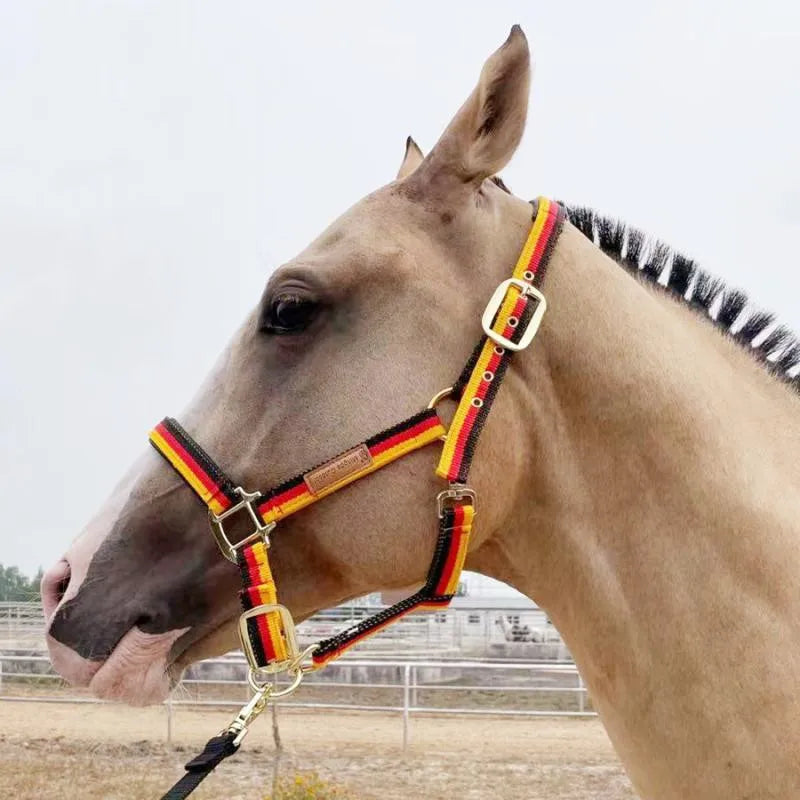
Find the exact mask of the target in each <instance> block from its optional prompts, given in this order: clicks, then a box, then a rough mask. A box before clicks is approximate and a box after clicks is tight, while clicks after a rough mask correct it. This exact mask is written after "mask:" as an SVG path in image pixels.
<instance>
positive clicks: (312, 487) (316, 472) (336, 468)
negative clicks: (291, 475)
mask: <svg viewBox="0 0 800 800" xmlns="http://www.w3.org/2000/svg"><path fill="white" fill-rule="evenodd" d="M371 464H372V456H371V455H370V453H369V448H368V447H367V446H366V445H365V444H360V445H359V446H358V447H354V448H353V449H352V450H348V451H347V452H346V453H342V454H341V455H340V456H336V458H334V459H331V460H330V461H328V462H327V463H326V464H323V465H322V466H321V467H317V468H316V469H312V470H311V471H310V472H306V474H305V475H303V480H304V481H305V482H306V486H308V489H309V491H310V492H311V494H319V493H320V492H323V491H325V489H327V488H328V487H329V486H333V485H334V484H335V483H339V481H343V480H345V478H349V477H350V476H351V475H355V474H356V473H357V472H361V470H362V469H366V468H367V467H369V466H370V465H371Z"/></svg>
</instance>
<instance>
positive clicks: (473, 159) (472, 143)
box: [420, 25, 531, 184]
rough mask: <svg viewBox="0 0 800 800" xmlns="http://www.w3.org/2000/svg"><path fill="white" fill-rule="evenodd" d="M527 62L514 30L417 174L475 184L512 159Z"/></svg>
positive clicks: (523, 107)
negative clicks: (453, 178)
mask: <svg viewBox="0 0 800 800" xmlns="http://www.w3.org/2000/svg"><path fill="white" fill-rule="evenodd" d="M530 77H531V59H530V52H529V50H528V40H527V39H526V38H525V34H524V33H523V32H522V28H520V27H519V25H514V27H513V28H512V29H511V33H510V34H509V35H508V39H506V41H505V42H504V43H503V45H502V47H500V49H499V50H497V51H495V52H494V53H493V54H492V55H491V56H490V57H489V59H488V61H487V62H486V63H485V64H484V66H483V69H482V70H481V76H480V78H479V80H478V85H477V86H476V87H475V89H474V90H473V92H472V94H471V95H470V96H469V97H468V98H467V101H466V103H464V105H463V106H461V108H460V109H459V111H458V113H457V114H456V115H455V117H453V119H452V121H451V122H450V124H449V125H448V126H447V129H446V130H445V132H444V133H443V134H442V137H441V138H440V139H439V141H438V142H437V143H436V146H435V147H434V148H433V150H432V151H431V152H430V154H429V155H428V158H427V159H426V161H425V166H424V168H423V170H420V172H424V173H426V176H427V177H428V178H429V179H432V180H437V179H439V178H441V177H443V176H447V175H450V176H453V177H457V178H458V179H459V180H460V181H461V182H463V183H472V184H480V182H481V181H483V180H484V179H485V178H488V177H489V176H490V175H494V174H495V173H497V172H499V171H500V170H501V169H502V168H503V167H504V166H505V165H506V164H507V163H508V162H509V160H510V159H511V156H512V155H514V151H515V150H516V149H517V146H518V145H519V143H520V140H521V139H522V132H523V131H524V130H525V119H526V117H527V114H528V91H529V88H530Z"/></svg>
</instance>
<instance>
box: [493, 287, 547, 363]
mask: <svg viewBox="0 0 800 800" xmlns="http://www.w3.org/2000/svg"><path fill="white" fill-rule="evenodd" d="M512 286H516V287H517V289H519V291H520V294H522V295H524V296H526V297H533V298H534V299H535V300H537V301H538V304H537V306H536V310H535V311H534V312H533V316H532V317H531V318H530V319H529V320H528V324H527V325H526V327H525V333H523V334H522V338H521V339H520V340H519V341H518V342H512V341H511V339H507V338H506V337H505V336H503V335H502V334H500V333H497V331H493V330H492V322H494V318H495V317H496V316H497V312H498V311H500V307H501V306H502V305H503V301H504V300H505V299H506V294H507V293H508V290H509V289H510V288H511V287H512ZM545 311H547V300H546V299H545V296H544V295H543V294H542V293H541V292H540V291H539V290H538V289H537V288H536V287H535V286H531V284H529V283H526V282H525V281H522V280H520V279H519V278H509V279H508V280H505V281H503V282H502V283H501V284H500V285H499V286H498V287H497V288H496V289H495V290H494V294H493V295H492V299H491V300H489V302H488V303H487V305H486V309H485V310H484V312H483V316H482V317H481V326H482V327H483V332H484V333H485V334H486V335H487V336H488V337H489V338H490V339H491V340H492V341H493V342H494V343H495V344H498V345H500V347H504V348H505V349H506V350H512V351H513V352H517V351H519V350H524V349H525V348H526V347H527V346H528V345H529V344H530V343H531V342H532V341H533V337H534V336H536V332H537V331H538V330H539V326H540V325H541V324H542V318H543V317H544V312H545Z"/></svg>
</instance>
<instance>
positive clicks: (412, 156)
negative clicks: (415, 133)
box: [397, 136, 425, 181]
mask: <svg viewBox="0 0 800 800" xmlns="http://www.w3.org/2000/svg"><path fill="white" fill-rule="evenodd" d="M423 158H425V155H424V154H423V152H422V150H420V149H419V145H418V144H417V143H416V142H415V141H414V140H413V139H412V138H411V137H410V136H409V137H408V139H406V152H405V155H404V156H403V163H402V164H401V165H400V169H399V170H398V172H397V180H399V181H400V180H402V179H403V178H406V177H408V176H409V175H410V174H411V173H412V172H413V171H414V170H415V169H416V168H417V167H418V166H419V165H420V164H421V163H422V159H423Z"/></svg>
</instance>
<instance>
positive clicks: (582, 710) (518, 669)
mask: <svg viewBox="0 0 800 800" xmlns="http://www.w3.org/2000/svg"><path fill="white" fill-rule="evenodd" d="M201 663H202V664H203V665H205V667H215V666H217V667H221V668H222V669H223V670H225V669H230V668H234V669H240V670H241V672H242V674H244V672H245V670H246V665H245V662H244V660H243V659H242V658H241V657H225V658H221V659H209V660H208V661H206V662H201ZM0 668H1V669H0V679H1V680H2V683H1V684H0V702H39V703H76V704H83V703H103V702H105V701H102V700H97V699H96V698H93V697H89V696H86V695H80V694H76V693H74V692H71V691H70V690H69V689H66V688H64V687H63V686H61V681H60V679H59V678H58V676H57V675H54V674H53V673H52V672H51V671H50V670H49V661H48V659H47V657H46V656H18V655H7V654H6V655H4V654H0ZM36 669H38V670H41V671H39V672H36V671H34V670H36ZM249 697H250V689H249V686H248V684H247V681H246V679H244V678H210V679H209V678H197V677H195V678H192V677H188V678H185V679H184V680H183V681H182V682H181V684H180V686H179V687H178V689H177V690H176V691H175V692H174V693H173V696H172V697H171V698H170V699H169V700H167V701H166V702H165V703H164V709H165V720H164V724H165V738H166V740H167V741H168V742H171V741H172V722H173V713H174V711H175V710H176V709H177V708H181V707H188V708H230V709H235V708H237V707H239V706H241V705H242V703H243V702H245V701H246V700H247V699H249ZM280 705H281V706H282V707H285V708H307V709H320V710H321V709H339V710H344V711H380V712H384V713H395V714H397V715H398V716H399V717H400V718H401V720H402V729H403V746H404V747H405V746H406V745H407V744H408V742H409V739H410V724H409V723H410V720H411V717H412V716H413V715H415V714H463V715H480V714H484V715H497V716H509V717H510V716H514V717H520V716H530V717H535V716H591V715H594V713H595V712H594V711H593V710H592V708H591V705H590V703H589V700H588V696H587V693H586V688H585V687H584V685H583V682H582V680H581V678H580V675H579V674H578V671H577V669H576V668H575V665H574V664H573V663H571V662H569V663H567V662H552V661H544V662H537V663H514V662H499V661H470V660H455V659H453V660H427V659H418V660H396V659H357V658H349V659H342V660H341V661H339V662H336V663H335V664H334V665H331V666H330V667H328V669H326V670H325V672H324V673H316V674H312V675H311V676H309V678H308V679H307V680H306V681H305V682H304V684H303V686H302V687H301V689H300V690H299V691H298V693H297V694H295V695H293V696H292V698H291V699H287V700H285V701H281V702H280Z"/></svg>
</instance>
